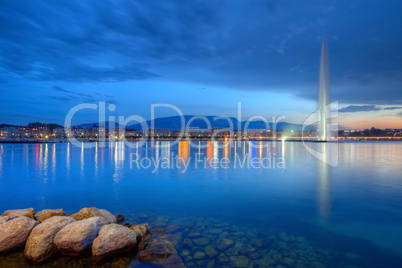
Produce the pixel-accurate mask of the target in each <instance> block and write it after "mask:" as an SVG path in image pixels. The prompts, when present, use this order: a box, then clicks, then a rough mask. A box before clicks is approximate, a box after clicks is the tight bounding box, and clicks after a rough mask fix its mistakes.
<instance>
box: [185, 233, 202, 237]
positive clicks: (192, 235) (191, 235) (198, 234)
mask: <svg viewBox="0 0 402 268" xmlns="http://www.w3.org/2000/svg"><path fill="white" fill-rule="evenodd" d="M199 236H201V233H199V232H192V233H189V234H188V237H199Z"/></svg>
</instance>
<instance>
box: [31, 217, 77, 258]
mask: <svg viewBox="0 0 402 268" xmlns="http://www.w3.org/2000/svg"><path fill="white" fill-rule="evenodd" d="M72 222H75V219H73V218H71V217H66V216H54V217H51V218H49V219H47V220H45V221H44V222H43V223H41V224H39V225H38V226H36V227H35V228H34V229H33V230H32V232H31V234H30V235H29V237H28V240H27V242H26V245H25V250H24V255H25V257H27V258H28V259H30V260H32V261H35V262H42V261H44V260H46V259H48V258H49V257H51V256H52V255H53V254H54V253H56V252H57V248H56V246H55V244H54V237H55V236H56V234H57V233H58V232H59V231H60V230H61V229H62V228H63V227H64V226H66V225H67V224H70V223H72Z"/></svg>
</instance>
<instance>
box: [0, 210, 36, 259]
mask: <svg viewBox="0 0 402 268" xmlns="http://www.w3.org/2000/svg"><path fill="white" fill-rule="evenodd" d="M37 224H38V222H37V221H35V220H34V219H31V218H28V217H25V216H20V217H16V218H14V219H11V220H9V221H7V222H5V223H3V224H1V225H0V253H5V252H9V251H11V250H14V249H17V248H19V247H22V246H23V245H24V244H25V242H26V241H27V239H28V236H29V234H30V233H31V231H32V229H33V228H34V227H35V226H36V225H37Z"/></svg>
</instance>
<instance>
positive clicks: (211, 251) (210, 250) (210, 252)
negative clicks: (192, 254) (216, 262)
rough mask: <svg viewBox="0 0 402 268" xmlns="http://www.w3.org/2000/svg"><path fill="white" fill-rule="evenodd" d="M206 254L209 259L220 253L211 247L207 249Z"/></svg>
mask: <svg viewBox="0 0 402 268" xmlns="http://www.w3.org/2000/svg"><path fill="white" fill-rule="evenodd" d="M205 254H207V256H208V258H213V257H215V256H216V255H218V252H217V251H216V250H215V248H214V247H213V246H211V245H210V246H206V247H205Z"/></svg>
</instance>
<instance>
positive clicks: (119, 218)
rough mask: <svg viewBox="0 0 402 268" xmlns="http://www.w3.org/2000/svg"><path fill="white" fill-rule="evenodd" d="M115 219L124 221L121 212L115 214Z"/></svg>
mask: <svg viewBox="0 0 402 268" xmlns="http://www.w3.org/2000/svg"><path fill="white" fill-rule="evenodd" d="M116 221H117V222H122V221H124V216H123V215H121V214H117V215H116Z"/></svg>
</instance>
